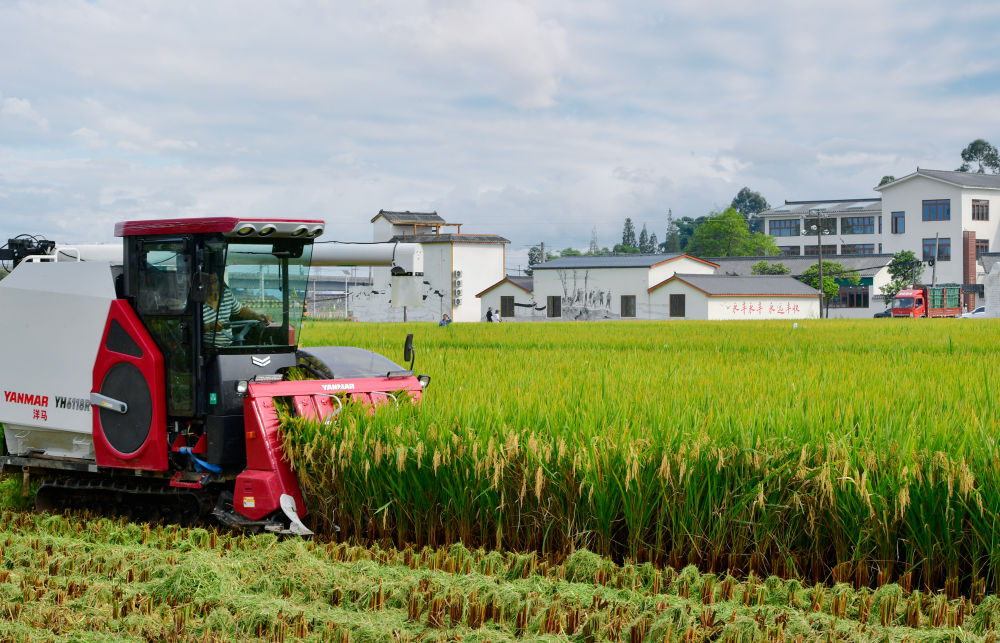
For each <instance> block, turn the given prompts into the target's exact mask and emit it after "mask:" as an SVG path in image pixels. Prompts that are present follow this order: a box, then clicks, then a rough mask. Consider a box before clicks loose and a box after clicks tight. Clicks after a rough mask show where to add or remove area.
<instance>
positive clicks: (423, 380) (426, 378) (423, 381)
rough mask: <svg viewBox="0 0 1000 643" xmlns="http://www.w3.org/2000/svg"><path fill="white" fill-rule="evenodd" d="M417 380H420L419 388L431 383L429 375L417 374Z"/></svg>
mask: <svg viewBox="0 0 1000 643" xmlns="http://www.w3.org/2000/svg"><path fill="white" fill-rule="evenodd" d="M417 380H418V381H419V382H420V388H427V387H428V386H430V384H431V376H430V375H417Z"/></svg>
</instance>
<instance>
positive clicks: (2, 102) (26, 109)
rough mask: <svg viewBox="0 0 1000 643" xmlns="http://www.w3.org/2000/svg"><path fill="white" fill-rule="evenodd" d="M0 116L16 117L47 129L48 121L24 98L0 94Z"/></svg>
mask: <svg viewBox="0 0 1000 643" xmlns="http://www.w3.org/2000/svg"><path fill="white" fill-rule="evenodd" d="M0 116H10V117H16V118H20V119H23V120H26V121H28V122H31V123H34V124H35V125H36V126H37V127H38V128H39V129H41V130H47V129H48V128H49V122H48V120H46V118H45V117H44V116H42V115H41V114H39V113H38V112H37V111H36V110H35V109H34V108H33V107H32V106H31V101H30V100H28V99H26V98H16V97H13V96H11V97H6V98H5V97H4V96H3V94H0Z"/></svg>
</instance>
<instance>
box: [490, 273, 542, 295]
mask: <svg viewBox="0 0 1000 643" xmlns="http://www.w3.org/2000/svg"><path fill="white" fill-rule="evenodd" d="M534 283H535V280H534V279H532V278H531V277H512V276H510V275H507V276H506V277H504V278H503V279H501V280H500V281H498V282H496V283H495V284H493V285H492V286H490V287H489V288H487V289H486V290H484V291H483V292H481V293H479V294H477V295H476V297H482V296H483V295H485V294H486V293H488V292H489V291H491V290H493V289H494V288H499V287H500V286H502V285H503V284H511V285H513V286H516V287H518V288H520V289H521V290H523V291H524V292H526V293H528V294H529V295H530V294H531V289H532V288H533V287H534Z"/></svg>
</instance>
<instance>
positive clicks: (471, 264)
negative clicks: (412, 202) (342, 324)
mask: <svg viewBox="0 0 1000 643" xmlns="http://www.w3.org/2000/svg"><path fill="white" fill-rule="evenodd" d="M371 223H372V235H373V241H398V242H401V243H419V244H421V245H422V247H423V250H424V274H423V275H422V276H420V277H419V278H417V277H392V276H391V275H390V272H389V268H386V267H377V268H372V269H371V270H370V280H371V285H370V286H367V287H358V288H354V287H352V288H351V290H350V293H349V298H348V304H347V305H348V308H349V310H350V312H351V317H352V318H356V319H357V320H359V321H438V320H439V319H441V316H442V315H444V314H447V315H449V316H450V317H451V318H452V320H454V321H456V322H468V321H478V320H480V319H481V318H482V314H481V311H480V305H479V304H480V301H479V299H478V298H476V297H475V293H477V292H480V291H482V290H483V289H485V288H487V287H489V286H490V285H492V284H495V283H496V282H497V281H499V280H500V279H502V278H503V277H504V260H505V255H506V245H507V244H508V243H510V241H508V240H507V239H504V238H503V237H500V236H497V235H493V234H463V233H462V232H461V224H459V223H447V222H446V221H445V220H444V219H443V218H441V217H440V216H439V215H438V214H437V213H436V212H394V211H387V210H380V211H379V213H378V214H377V215H375V216H374V217H373V218H372V220H371ZM393 300H396V301H399V302H401V303H402V305H400V306H395V307H393V306H392V301H393Z"/></svg>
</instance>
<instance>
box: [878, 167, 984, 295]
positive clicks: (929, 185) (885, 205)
mask: <svg viewBox="0 0 1000 643" xmlns="http://www.w3.org/2000/svg"><path fill="white" fill-rule="evenodd" d="M925 199H950V200H951V220H950V221H924V220H923V201H924V200H925ZM963 202H965V203H969V204H970V205H969V208H967V209H966V210H965V211H966V212H968V215H963ZM893 212H905V213H906V230H905V232H904V233H903V234H893V233H892V213H893ZM882 215H883V216H884V217H885V218H884V222H885V225H884V227H883V230H884V231H885V233H884V234H883V236H884V238H885V241H884V242H883V248H884V251H885V252H887V253H893V254H895V253H897V252H899V251H901V250H912V251H913V253H914V254H916V255H917V258H922V257H923V239H925V238H927V239H931V238H933V237H934V234H935V233H939V234H940V236H941V237H942V238H944V237H947V238H949V239H951V261H940V262H938V264H937V282H938V283H939V284H942V283H959V284H960V283H962V230H963V229H977V228H979V227H980V226H978V225H977V226H972V225H971V224H972V221H971V219H972V214H971V197H968V198H964V195H963V194H962V189H961V188H958V187H956V186H953V185H949V184H947V183H942V182H941V181H935V180H933V179H929V178H926V177H923V176H915V177H913V178H911V179H909V180H907V181H904V182H903V183H900V184H899V185H896V186H891V187H887V188H884V189H883V190H882ZM991 215H992V213H991ZM964 218H968V219H969V222H968V225H965V226H964V227H963V219H964ZM990 218H991V219H993V218H995V217H993V216H991V217H990ZM978 223H979V222H977V224H978ZM983 223H987V224H989V223H992V227H993V230H994V231H995V230H996V223H995V222H993V221H990V222H983ZM986 227H987V226H982V228H983V232H984V236H985V237H987V238H989V239H990V242H991V243H992V241H993V238H994V237H996V234H995V232H994V233H992V234H990V233H989V232H988V231H987V230H986ZM976 235H977V236H979V231H978V229H977V233H976ZM931 272H932V269H931V268H930V267H929V266H924V274H923V277H922V280H923V281H925V282H927V283H930V281H931Z"/></svg>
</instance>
